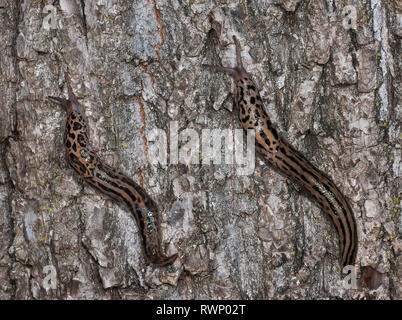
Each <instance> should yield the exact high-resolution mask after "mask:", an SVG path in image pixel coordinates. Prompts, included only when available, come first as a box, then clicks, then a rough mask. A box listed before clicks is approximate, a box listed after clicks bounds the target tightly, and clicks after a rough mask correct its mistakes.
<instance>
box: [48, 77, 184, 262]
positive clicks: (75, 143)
mask: <svg viewBox="0 0 402 320" xmlns="http://www.w3.org/2000/svg"><path fill="white" fill-rule="evenodd" d="M65 82H66V84H67V89H68V99H64V98H58V97H49V98H50V99H51V100H53V101H54V102H57V103H59V104H61V105H63V106H64V107H65V108H66V110H67V123H66V130H65V135H64V144H65V147H66V150H67V158H68V162H69V163H70V165H71V166H72V167H73V168H74V169H75V171H76V172H78V173H79V174H80V175H81V176H82V177H83V178H84V180H85V181H87V182H88V183H89V184H90V185H91V186H93V187H94V188H95V189H97V190H99V191H101V192H103V193H104V194H106V195H108V196H110V197H112V198H113V199H115V200H117V201H120V202H124V203H125V204H126V205H127V206H128V208H129V209H130V211H131V213H132V214H133V215H134V217H135V219H136V221H137V225H138V228H139V230H140V233H141V236H142V244H143V246H142V247H143V250H144V253H145V257H146V262H147V263H152V264H154V265H156V266H159V267H161V266H165V265H168V264H172V263H173V262H174V261H175V260H176V258H177V253H176V254H174V255H171V256H169V257H167V256H165V255H164V254H163V251H162V245H161V243H162V241H161V231H160V226H159V214H158V210H157V207H156V204H155V203H154V201H153V200H152V199H151V198H150V197H149V196H148V195H147V194H146V193H145V191H144V190H143V189H142V188H141V187H140V186H139V185H137V184H136V183H135V182H134V181H133V180H132V179H130V178H129V177H127V176H125V175H123V174H122V173H120V172H117V171H116V170H115V169H113V168H112V167H110V166H108V165H107V164H105V163H103V162H102V161H101V159H100V158H99V156H98V155H97V154H96V153H95V152H94V151H93V149H92V147H91V144H90V142H89V132H88V129H87V120H86V117H85V113H84V109H83V107H82V106H81V104H80V103H78V101H77V98H76V97H75V95H74V93H73V91H72V89H71V85H70V80H69V77H68V75H67V74H66V81H65Z"/></svg>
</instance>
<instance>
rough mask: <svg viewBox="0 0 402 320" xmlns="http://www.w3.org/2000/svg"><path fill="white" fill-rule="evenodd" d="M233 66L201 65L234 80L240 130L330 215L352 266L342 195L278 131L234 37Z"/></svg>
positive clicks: (348, 213) (353, 249)
mask: <svg viewBox="0 0 402 320" xmlns="http://www.w3.org/2000/svg"><path fill="white" fill-rule="evenodd" d="M233 40H234V43H235V46H236V59H237V65H236V67H234V68H230V67H220V66H212V65H203V66H205V67H208V68H210V69H213V70H216V71H222V72H226V73H229V74H230V75H231V76H232V77H233V78H234V80H235V81H236V95H235V96H236V99H235V100H236V108H237V110H238V113H239V119H240V122H241V125H242V127H243V129H244V130H246V131H247V129H255V139H256V141H255V142H256V150H257V152H258V153H260V154H261V155H262V156H263V158H264V159H265V160H267V161H268V162H269V163H270V164H271V165H272V166H273V167H275V168H276V169H278V170H279V171H280V172H281V173H283V174H284V175H286V176H287V177H289V178H291V179H293V180H294V181H296V182H297V183H299V184H300V185H301V186H302V187H303V188H304V189H305V190H306V191H307V192H308V194H309V195H310V196H311V197H312V198H313V199H315V200H316V201H317V203H319V204H320V205H321V207H322V208H323V210H324V211H325V212H326V213H327V214H328V215H329V217H330V218H331V220H332V222H333V224H334V226H335V228H336V230H337V233H338V234H339V240H340V263H341V265H342V266H346V265H353V264H354V262H355V258H356V254H357V246H358V241H357V227H356V221H355V218H354V215H353V211H352V209H351V208H350V206H349V204H348V202H347V200H346V198H345V197H344V196H343V194H342V193H341V192H340V191H339V189H338V188H337V187H336V186H335V184H334V183H333V182H332V181H331V179H329V178H328V177H327V176H326V175H325V174H324V173H322V172H321V171H319V170H318V169H316V168H315V167H314V166H313V165H312V164H311V163H309V162H308V161H307V160H306V159H305V158H304V157H303V156H302V155H301V154H300V153H298V152H297V151H295V150H294V149H293V148H292V147H291V146H290V145H288V144H287V143H286V142H285V141H284V140H283V139H282V138H281V137H280V136H279V134H278V129H277V128H276V127H275V126H274V125H273V124H272V123H271V121H270V119H269V117H268V115H267V113H266V112H265V110H264V108H263V103H262V100H261V97H260V94H259V92H258V89H257V87H256V86H255V84H254V83H253V81H252V80H251V77H250V75H249V74H248V73H247V71H246V70H245V69H244V67H243V64H242V59H241V54H240V51H241V48H240V43H239V41H238V40H237V38H236V37H235V36H234V37H233Z"/></svg>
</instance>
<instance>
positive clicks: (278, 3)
mask: <svg viewBox="0 0 402 320" xmlns="http://www.w3.org/2000/svg"><path fill="white" fill-rule="evenodd" d="M45 5H54V7H55V8H56V13H57V15H56V17H55V18H56V19H55V21H56V28H55V29H52V28H50V29H49V30H48V29H46V28H44V25H43V24H44V21H47V20H46V19H47V18H46V17H48V15H49V14H50V13H46V12H45V13H44V12H43V9H44V7H45ZM347 5H352V6H353V7H354V8H355V9H356V13H357V25H356V28H355V29H353V28H352V29H347V28H345V26H344V25H343V21H344V19H345V12H344V7H345V6H347ZM48 22H49V21H48ZM50 22H51V21H50ZM0 30H1V41H0V46H1V55H0V73H1V77H0V142H1V144H0V150H1V157H0V298H1V299H13V298H15V299H67V298H73V299H108V298H121V299H148V298H154V299H157V298H163V299H171V298H179V299H199V298H203V299H228V298H230V299H238V298H246V299H285V298H290V299H301V298H307V299H327V298H344V299H350V298H360V299H362V298H363V299H364V298H375V299H401V298H402V285H401V283H402V239H401V235H402V218H401V216H400V200H399V199H400V198H401V194H400V193H401V190H400V174H401V145H400V139H401V133H400V129H401V117H402V112H401V77H400V70H401V52H402V50H401V36H402V1H400V0H397V1H385V0H365V1H360V0H345V1H338V0H337V1H332V0H326V1H325V0H260V1H251V0H250V1H233V0H232V1H230V0H227V1H225V0H222V1H218V0H217V1H211V2H210V1H201V0H200V1H196V0H194V1H178V0H170V1H159V0H151V1H136V0H134V1H129V0H97V1H85V0H81V1H78V0H60V1H39V0H38V1H33V0H31V1H28V0H26V1H20V2H18V1H13V0H1V2H0ZM232 35H237V37H238V38H239V39H240V42H241V44H242V47H243V50H242V55H243V59H244V64H245V67H246V69H247V70H248V71H249V73H250V74H252V76H253V79H254V81H255V82H256V85H257V86H258V88H259V89H260V92H261V95H262V98H263V100H264V103H265V109H266V111H267V113H268V114H269V116H270V117H271V120H272V121H273V122H274V123H276V124H277V125H278V126H279V128H280V131H281V135H283V136H285V137H286V138H287V140H288V141H290V142H291V144H292V145H293V146H294V147H295V148H296V149H298V150H299V151H300V152H301V153H303V154H304V155H305V156H306V158H307V159H309V161H311V162H312V163H313V164H314V165H315V166H316V167H318V168H319V169H321V170H322V171H324V172H326V173H327V174H328V175H329V176H330V177H332V179H333V181H334V182H335V184H336V185H337V186H339V188H340V190H341V191H342V192H343V193H344V194H345V196H346V197H347V198H348V199H349V201H350V203H351V206H352V208H353V211H354V212H355V215H356V220H357V223H358V232H359V252H358V256H357V261H356V262H357V277H358V278H359V279H360V280H359V281H358V288H357V289H356V290H348V289H345V288H344V286H343V285H342V278H343V277H344V275H341V274H340V272H339V268H340V267H339V263H338V250H339V249H338V236H337V234H336V232H335V229H334V228H333V227H332V226H331V223H330V221H329V219H328V218H327V217H326V216H325V214H324V213H323V212H322V210H321V209H320V208H319V207H318V206H317V205H316V204H315V203H314V202H312V201H310V200H309V199H308V198H306V197H305V196H304V195H303V194H301V193H300V188H299V187H298V186H296V185H295V184H293V183H292V182H290V181H288V180H287V179H286V178H284V177H282V176H280V175H278V174H277V173H276V172H275V171H273V170H272V169H271V168H270V167H269V166H268V165H267V164H266V163H264V162H263V161H262V160H260V159H257V160H256V164H255V170H254V172H253V174H251V175H245V176H241V175H238V174H237V173H236V170H235V167H234V166H233V165H229V164H221V165H209V166H208V165H203V164H189V165H186V164H180V163H179V164H177V165H176V164H170V163H169V162H168V164H167V165H159V166H155V165H151V160H152V159H151V155H150V148H151V145H150V143H151V142H150V141H149V133H150V132H151V131H152V129H155V128H159V129H162V130H164V131H165V132H166V134H167V137H168V138H169V136H170V132H169V129H171V126H172V121H177V122H178V128H179V132H182V130H183V129H186V128H190V129H194V130H195V131H196V132H197V133H198V134H199V136H200V137H201V130H202V129H206V128H209V129H214V128H220V129H230V130H231V131H232V130H234V129H236V128H240V125H239V124H238V122H237V116H236V115H234V114H233V113H231V112H230V111H231V110H232V105H233V98H232V95H231V92H233V89H234V88H233V82H232V81H231V80H230V79H229V77H228V76H227V75H223V74H212V73H210V72H209V71H208V70H205V69H203V68H201V63H211V64H222V65H233V64H234V63H235V55H234V46H233V41H232ZM65 72H68V73H69V75H70V77H71V78H72V87H73V90H74V92H75V94H76V95H77V97H78V98H79V101H80V102H81V103H82V105H83V106H84V107H85V108H86V114H87V117H88V121H89V126H90V133H91V141H92V144H93V146H94V148H95V150H96V151H97V152H98V153H99V155H100V156H101V157H102V158H103V159H104V160H105V162H107V163H108V164H110V165H112V166H114V167H115V168H117V169H119V170H120V171H122V172H124V173H125V174H126V175H128V176H130V177H132V178H133V179H134V180H136V181H137V182H138V183H140V184H141V185H143V187H144V189H145V190H147V192H148V193H149V194H150V195H151V196H152V197H153V199H155V200H156V202H157V204H158V206H159V211H160V214H161V216H162V231H163V243H164V247H165V250H166V252H167V253H170V254H172V253H174V252H179V255H180V258H179V259H178V260H177V261H176V263H175V264H174V266H173V267H169V268H155V267H153V266H147V265H146V264H145V263H144V257H143V254H142V252H141V247H140V239H139V235H138V229H137V226H136V224H135V221H134V219H133V218H132V216H131V214H130V212H129V211H128V209H127V208H126V207H125V206H124V205H122V204H119V203H117V202H114V201H112V200H110V199H109V198H108V197H106V196H104V195H102V194H100V193H99V192H97V191H95V190H94V189H92V188H91V187H90V186H88V185H87V184H85V183H84V182H83V180H82V179H81V178H80V177H79V176H78V175H77V174H76V173H75V172H74V171H73V170H72V169H71V168H70V167H69V165H68V164H67V162H66V158H65V150H64V146H63V132H64V126H65V120H66V113H65V112H64V110H62V109H61V107H60V106H55V105H54V104H52V103H50V102H49V101H48V100H47V99H46V97H47V96H48V95H53V96H66V92H65V87H64V86H63V83H64V80H63V77H64V73H65ZM63 90H64V91H63ZM169 141H170V140H169ZM184 144H185V142H180V143H179V145H180V146H182V145H184ZM46 266H52V267H51V268H53V267H54V272H55V273H54V274H55V275H56V281H55V284H56V288H55V289H52V288H49V286H47V285H46V283H47V284H49V283H50V282H46V281H45V282H43V281H44V279H45V277H46V275H47V274H48V273H49V271H47V269H46ZM46 288H47V289H46Z"/></svg>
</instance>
